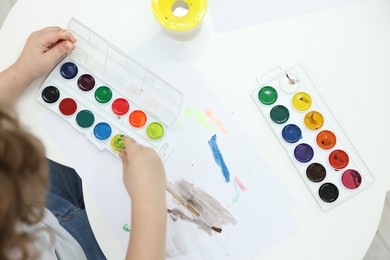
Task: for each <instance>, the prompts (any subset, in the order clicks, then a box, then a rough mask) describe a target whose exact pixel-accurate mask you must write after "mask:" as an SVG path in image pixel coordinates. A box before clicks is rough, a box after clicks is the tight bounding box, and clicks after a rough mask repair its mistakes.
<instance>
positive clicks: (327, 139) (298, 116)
mask: <svg viewBox="0 0 390 260" xmlns="http://www.w3.org/2000/svg"><path fill="white" fill-rule="evenodd" d="M257 80H258V82H259V86H258V87H257V88H256V89H255V90H253V92H252V93H251V96H252V97H253V99H254V101H255V103H256V104H257V106H258V108H259V109H260V111H261V112H262V114H263V115H264V117H265V119H266V120H267V122H268V123H269V125H270V127H271V129H272V130H273V132H274V133H275V134H276V136H277V138H278V139H279V140H280V143H281V144H282V146H283V147H284V148H285V149H286V151H287V153H288V155H289V157H290V158H291V161H292V163H293V164H294V165H295V167H296V168H297V170H298V173H299V175H300V176H301V177H302V179H303V180H304V182H305V183H306V185H307V187H308V188H309V189H310V191H311V193H312V194H313V196H314V198H315V199H316V201H317V202H318V204H319V205H320V207H321V208H322V209H323V210H328V209H331V208H333V207H334V206H336V205H338V204H340V203H341V202H343V201H345V200H346V199H348V198H350V197H351V196H353V195H355V194H357V193H358V192H360V191H361V190H363V189H365V188H366V187H367V186H369V185H370V184H371V183H372V182H373V181H374V178H373V176H372V175H371V173H370V171H369V170H368V168H367V167H366V165H365V164H364V162H363V160H362V159H361V157H360V156H359V154H358V153H357V151H356V149H355V148H354V147H353V146H352V144H351V142H350V141H349V140H348V138H347V136H346V134H345V133H344V131H343V130H342V128H341V127H340V125H339V124H338V122H337V121H336V119H335V117H334V115H333V114H332V113H331V111H330V110H329V108H328V107H327V105H326V103H325V102H324V101H323V100H322V98H321V96H320V94H319V93H318V92H317V91H316V89H315V87H314V84H313V83H312V81H311V80H310V78H309V77H308V75H307V73H306V72H305V70H304V68H303V66H301V65H298V66H295V67H293V68H292V69H289V70H286V71H285V72H283V73H281V74H279V75H277V76H276V77H274V78H273V79H271V80H268V81H266V82H261V81H262V80H263V81H264V75H261V76H260V77H259V78H258V79H257Z"/></svg>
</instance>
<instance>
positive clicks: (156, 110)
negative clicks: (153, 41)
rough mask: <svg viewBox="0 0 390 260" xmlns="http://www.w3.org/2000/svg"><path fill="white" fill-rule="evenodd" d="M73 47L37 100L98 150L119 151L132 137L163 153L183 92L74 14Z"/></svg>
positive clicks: (41, 89) (42, 87)
mask: <svg viewBox="0 0 390 260" xmlns="http://www.w3.org/2000/svg"><path fill="white" fill-rule="evenodd" d="M68 32H70V33H72V34H73V35H74V36H75V37H76V39H77V44H76V49H75V50H74V51H73V52H72V53H71V54H70V55H69V56H68V57H66V58H65V59H64V60H63V61H61V62H60V63H59V64H58V65H57V66H56V68H54V70H53V71H52V72H51V73H50V74H49V76H48V77H47V79H46V80H45V81H44V83H43V84H42V86H41V88H40V90H39V94H38V100H39V101H40V102H41V103H42V104H44V105H45V106H46V107H47V108H49V109H51V110H52V111H54V112H55V113H56V114H58V115H59V116H60V117H62V118H63V119H64V120H66V121H68V122H69V123H70V124H71V125H72V126H73V127H74V128H76V129H77V130H79V131H81V132H82V133H84V134H85V135H86V136H87V138H88V139H89V140H91V142H92V143H94V144H95V145H96V146H97V147H98V148H100V149H106V150H108V151H110V152H111V153H113V154H115V155H117V154H118V152H119V151H121V150H122V149H123V147H124V145H123V141H122V137H123V136H124V135H128V136H131V137H132V138H134V139H135V140H136V141H138V142H139V143H141V144H143V145H147V146H149V147H152V148H154V149H156V150H157V151H158V152H159V153H160V156H161V157H163V158H164V155H165V154H166V153H167V150H168V149H170V145H169V144H168V142H167V141H166V140H167V134H168V130H169V128H170V126H172V124H173V123H174V122H175V120H176V118H177V117H178V115H179V113H180V112H181V107H182V102H183V96H182V94H181V93H180V92H179V91H177V90H176V89H174V88H173V87H172V86H170V85H169V84H168V83H166V82H165V81H163V80H162V79H160V78H158V77H157V76H156V75H155V74H153V73H152V72H150V71H148V70H147V69H145V68H143V67H142V66H141V65H139V64H138V63H137V62H136V61H134V60H133V59H131V58H130V57H129V56H127V55H125V54H123V53H122V52H121V51H119V50H118V49H117V48H116V47H114V46H113V45H112V44H110V43H109V42H108V41H106V40H105V39H103V38H102V37H101V36H99V35H97V34H96V33H94V32H93V31H92V30H90V29H89V28H87V27H85V26H84V25H83V24H81V23H80V22H78V21H77V20H75V19H73V18H72V19H71V20H70V21H69V24H68Z"/></svg>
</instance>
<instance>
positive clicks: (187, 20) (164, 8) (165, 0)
mask: <svg viewBox="0 0 390 260" xmlns="http://www.w3.org/2000/svg"><path fill="white" fill-rule="evenodd" d="M177 2H182V3H183V4H186V5H187V6H188V13H187V14H186V15H184V16H181V17H179V16H176V15H174V14H173V10H172V9H173V6H174V5H175V4H176V3H177ZM207 5H208V3H207V0H152V10H153V14H154V16H155V17H156V19H157V21H158V22H159V23H160V24H161V25H162V26H163V27H164V28H166V29H168V30H171V31H175V32H184V31H187V30H191V29H194V28H195V27H196V26H197V25H198V24H199V23H200V22H201V21H202V20H203V18H204V16H205V15H206V10H207Z"/></svg>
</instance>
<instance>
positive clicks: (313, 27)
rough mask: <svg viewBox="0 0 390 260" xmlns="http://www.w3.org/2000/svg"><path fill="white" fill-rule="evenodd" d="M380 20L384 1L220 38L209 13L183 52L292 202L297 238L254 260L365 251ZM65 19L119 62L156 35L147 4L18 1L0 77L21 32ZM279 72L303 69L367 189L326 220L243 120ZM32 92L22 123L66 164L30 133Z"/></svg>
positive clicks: (3, 37)
mask: <svg viewBox="0 0 390 260" xmlns="http://www.w3.org/2000/svg"><path fill="white" fill-rule="evenodd" d="M389 11H390V2H389V1H386V0H381V1H379V0H378V1H376V0H375V1H374V0H372V1H367V2H366V3H363V4H358V5H349V6H345V7H342V8H337V9H333V10H328V11H324V12H318V13H313V14H309V15H305V16H299V17H294V18H289V19H286V20H282V21H276V22H272V23H266V24H260V25H257V26H253V27H248V28H243V29H240V30H236V31H231V32H227V33H223V34H215V33H214V31H213V27H212V19H211V15H212V13H209V14H208V15H207V16H206V19H205V21H204V24H203V28H202V30H201V33H200V34H199V35H197V36H196V38H194V39H192V40H191V41H187V42H183V44H184V45H185V46H186V48H187V49H188V51H189V52H190V53H191V54H192V56H193V59H194V62H195V63H196V65H197V66H198V68H199V70H200V71H201V72H202V73H203V75H204V77H205V78H206V79H207V80H208V82H209V83H210V85H211V87H212V90H213V91H214V92H215V93H216V95H217V96H218V97H219V98H220V100H221V102H222V104H223V105H224V106H225V107H226V109H227V111H228V112H230V113H234V118H235V120H236V121H237V123H239V124H240V125H241V126H242V127H243V130H244V131H245V133H246V134H247V135H248V137H249V138H250V140H251V141H252V142H253V143H254V144H255V145H256V146H257V147H259V148H262V147H267V149H268V151H267V153H266V154H265V156H266V160H267V161H269V162H270V164H271V165H272V168H273V169H274V170H275V173H276V174H277V175H278V178H279V179H281V181H282V182H283V183H284V184H285V185H286V186H287V187H288V189H289V191H290V192H291V193H292V194H293V196H294V197H295V199H296V200H297V205H296V206H295V207H294V208H293V209H292V211H291V213H292V215H293V217H294V219H295V221H296V222H297V224H298V231H297V232H295V233H294V234H293V235H292V236H290V237H288V238H287V239H286V240H284V241H281V242H280V243H279V244H277V245H276V246H274V247H273V248H271V249H270V250H268V251H267V252H266V253H264V254H262V255H260V256H259V257H258V259H361V258H362V257H363V256H364V254H365V252H366V251H367V249H368V247H369V245H370V244H371V241H372V239H373V237H374V235H375V232H376V229H377V226H378V223H379V220H380V217H381V213H382V207H383V202H384V198H385V194H386V192H387V191H388V190H389V189H390V178H389V177H388V166H386V165H387V163H388V160H389V153H388V147H390V138H388V135H389V134H388V127H389V126H390V123H389V122H388V121H387V120H388V118H389V116H388V113H389V112H390V105H389V104H390V102H389V101H388V97H389V96H390V88H389V87H388V86H389V75H390V47H389V46H390V28H389V27H390V16H389V15H388V14H389ZM71 16H74V17H77V18H78V19H79V20H80V21H81V22H83V23H84V24H87V25H88V26H89V27H91V28H92V29H93V30H94V31H95V32H97V33H99V34H101V35H102V36H103V37H105V38H106V39H108V40H109V41H110V42H112V43H113V44H114V45H116V46H118V47H119V48H120V49H122V50H123V51H125V52H130V51H131V50H132V48H133V47H135V46H137V45H138V44H139V43H141V42H143V41H145V40H146V39H148V38H149V37H151V36H152V35H154V34H155V33H156V32H158V31H160V30H161V28H160V26H159V25H158V23H157V22H156V21H155V20H154V18H153V16H152V13H151V11H150V1H144V0H142V1H141V0H113V1H102V0H101V1H92V0H84V1H75V0H70V1H66V2H64V1H58V0H19V1H18V2H17V3H16V5H15V6H14V7H13V9H12V10H11V12H10V14H9V16H8V17H7V19H6V21H5V22H4V24H3V27H2V28H1V31H0V57H1V58H0V69H1V70H3V69H5V68H6V67H7V66H9V65H10V64H11V63H12V62H13V61H14V60H15V59H16V58H17V56H18V54H19V53H20V51H21V49H22V47H23V44H24V41H25V39H26V38H27V36H28V35H29V33H30V32H32V31H34V30H37V29H40V28H42V27H45V26H48V25H59V26H62V27H66V24H67V22H68V20H69V18H70V17H71ZM280 62H282V63H284V64H288V65H289V64H291V65H294V64H296V63H302V64H304V66H305V68H306V70H307V71H308V73H309V74H310V76H311V78H312V79H313V80H314V81H315V83H317V87H318V89H319V91H320V92H321V94H322V96H323V98H324V100H325V101H326V102H327V104H328V105H329V107H331V109H332V110H333V111H342V112H340V113H337V119H338V121H339V122H340V124H341V126H342V127H343V129H344V131H345V132H346V133H347V134H348V136H349V138H350V140H351V141H352V142H353V144H354V146H355V148H356V149H357V150H358V151H359V153H360V155H361V156H362V157H363V158H364V160H365V162H366V164H367V165H368V167H369V168H370V170H371V172H372V174H373V175H374V177H375V179H376V181H375V183H374V184H373V185H371V186H370V187H369V188H368V189H367V190H365V191H363V192H362V193H360V194H358V195H357V196H354V197H353V198H351V199H349V200H348V201H347V202H344V203H342V204H341V205H339V206H337V207H336V208H335V209H332V210H331V211H329V212H326V213H324V212H322V211H321V209H320V208H319V207H318V205H317V204H316V202H315V201H314V199H313V198H312V197H311V194H310V192H309V190H308V189H307V188H306V186H305V184H304V183H303V182H302V180H301V179H300V178H298V177H297V175H296V174H289V175H286V174H283V173H285V172H289V171H291V167H292V164H291V162H290V161H289V158H288V157H287V155H286V154H285V152H284V151H283V149H282V147H281V146H280V145H279V143H278V140H276V138H275V137H274V135H273V133H272V132H271V130H269V129H266V130H265V129H264V127H263V126H262V124H265V121H261V120H259V121H256V122H253V121H251V120H248V119H250V118H253V117H260V116H259V111H258V110H257V109H256V108H255V107H254V106H253V103H248V102H247V100H248V95H249V92H250V90H252V89H253V87H254V86H255V85H254V84H255V81H254V80H255V76H256V75H257V74H258V73H259V72H260V71H262V70H264V69H266V68H268V67H270V66H271V65H273V64H275V63H280ZM41 82H42V79H40V80H37V82H35V83H33V86H31V88H30V89H29V90H28V91H27V92H26V93H25V95H24V96H23V98H22V101H21V102H20V103H19V106H18V108H19V110H20V115H21V119H22V121H23V122H24V123H25V124H26V125H27V126H28V127H29V128H30V129H31V130H32V131H33V132H34V133H35V134H36V135H38V136H39V137H40V138H41V139H42V140H43V142H44V144H45V146H46V148H47V151H48V156H49V157H50V158H52V159H54V160H56V161H59V162H62V163H65V164H68V162H67V161H66V158H64V156H62V154H61V152H60V151H59V149H58V147H56V146H55V145H54V143H53V142H52V140H50V139H49V138H47V137H46V133H45V131H44V130H43V129H42V127H41V126H40V124H39V119H40V118H41V117H42V116H43V115H44V114H45V113H47V111H46V110H45V109H44V108H42V106H41V105H39V104H38V102H36V100H35V94H36V91H37V89H38V87H39V85H40V83H41ZM335 93H337V95H335ZM260 118H261V117H260ZM259 131H261V132H262V136H261V138H260V136H259V135H257V133H258V132H259ZM281 154H282V155H283V156H281ZM281 157H282V159H281ZM280 160H282V163H281V162H280ZM86 195H88V192H86ZM86 203H87V208H88V213H89V218H90V220H91V223H92V226H93V229H94V232H95V234H96V236H97V239H98V241H99V243H100V245H101V247H102V249H103V251H104V252H105V254H106V255H107V257H108V258H109V259H116V258H117V257H118V255H122V253H123V252H121V253H118V252H116V248H115V246H114V245H111V244H110V243H109V241H108V240H107V239H106V238H105V233H104V228H105V227H104V223H101V222H99V218H98V216H96V215H97V214H94V203H96V202H94V201H91V200H89V199H88V196H87V198H86ZM264 235H266V234H264Z"/></svg>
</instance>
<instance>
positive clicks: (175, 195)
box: [166, 185, 200, 217]
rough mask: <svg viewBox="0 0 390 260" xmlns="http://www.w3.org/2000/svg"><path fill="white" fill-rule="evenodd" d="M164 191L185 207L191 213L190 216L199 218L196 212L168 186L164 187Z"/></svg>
mask: <svg viewBox="0 0 390 260" xmlns="http://www.w3.org/2000/svg"><path fill="white" fill-rule="evenodd" d="M166 190H167V191H168V192H169V194H171V195H172V197H174V198H175V199H176V200H177V201H178V202H179V203H180V204H181V205H183V206H184V207H186V208H187V209H188V210H189V211H191V213H192V214H194V215H195V216H196V217H200V214H199V212H198V211H196V210H195V209H194V208H193V207H192V206H191V205H190V204H188V203H187V202H186V201H185V200H184V199H183V198H182V197H181V196H180V195H179V194H177V193H176V192H174V191H173V190H172V189H171V188H170V187H169V186H168V185H167V186H166Z"/></svg>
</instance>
